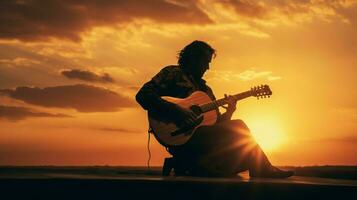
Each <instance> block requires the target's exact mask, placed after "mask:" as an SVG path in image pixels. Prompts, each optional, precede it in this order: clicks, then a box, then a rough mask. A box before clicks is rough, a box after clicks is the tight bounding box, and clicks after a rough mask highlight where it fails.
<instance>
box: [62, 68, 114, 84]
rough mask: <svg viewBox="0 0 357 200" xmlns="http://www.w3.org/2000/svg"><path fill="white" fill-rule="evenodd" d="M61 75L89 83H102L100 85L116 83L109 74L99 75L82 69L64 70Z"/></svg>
mask: <svg viewBox="0 0 357 200" xmlns="http://www.w3.org/2000/svg"><path fill="white" fill-rule="evenodd" d="M61 74H62V75H63V76H65V77H67V78H69V79H79V80H83V81H88V82H100V83H114V82H115V81H114V79H113V78H112V77H111V76H110V75H109V74H108V73H104V74H102V75H98V74H96V73H94V72H91V71H87V70H80V69H71V70H63V71H61Z"/></svg>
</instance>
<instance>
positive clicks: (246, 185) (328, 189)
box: [0, 166, 357, 199]
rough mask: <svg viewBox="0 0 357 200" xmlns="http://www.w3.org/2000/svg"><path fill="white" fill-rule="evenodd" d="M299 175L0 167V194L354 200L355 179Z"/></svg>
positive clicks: (51, 196)
mask: <svg viewBox="0 0 357 200" xmlns="http://www.w3.org/2000/svg"><path fill="white" fill-rule="evenodd" d="M325 168H326V167H325ZM324 170H325V172H326V169H321V170H320V171H324ZM310 171H311V170H310ZM330 171H331V170H330ZM335 171H336V170H335ZM337 171H338V170H337ZM347 171H348V170H347ZM297 172H299V171H297ZM315 172H316V169H315ZM349 172H351V171H349ZM299 173H300V175H299ZM299 173H297V174H298V175H297V176H293V177H290V178H287V179H269V178H249V175H248V173H247V172H243V173H240V174H239V175H238V176H236V177H233V178H205V177H180V176H177V177H175V176H169V177H163V176H161V170H160V168H158V167H155V168H151V170H150V171H148V170H147V168H144V167H108V166H107V167H103V166H102V167H51V166H43V167H0V185H1V187H0V192H1V195H2V196H4V195H5V196H9V197H10V198H11V199H15V198H19V199H20V198H22V199H23V198H29V197H31V198H34V199H42V198H45V199H65V198H66V199H68V198H69V199H75V198H81V199H83V198H85V199H143V198H147V199H241V198H243V199H282V198H283V199H321V198H324V199H336V198H343V197H346V198H347V197H348V198H351V197H352V199H357V180H353V179H350V180H348V179H341V177H340V178H339V179H336V178H321V177H313V176H312V175H311V174H312V173H310V176H302V175H301V172H299ZM317 174H318V175H320V176H321V173H317ZM330 174H332V173H330ZM337 174H340V173H337ZM323 175H324V173H322V176H323Z"/></svg>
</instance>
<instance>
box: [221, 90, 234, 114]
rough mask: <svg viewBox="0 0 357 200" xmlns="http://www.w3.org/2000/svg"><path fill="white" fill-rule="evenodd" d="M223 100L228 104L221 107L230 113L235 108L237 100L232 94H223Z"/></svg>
mask: <svg viewBox="0 0 357 200" xmlns="http://www.w3.org/2000/svg"><path fill="white" fill-rule="evenodd" d="M224 101H225V102H226V103H227V104H228V107H224V106H222V107H223V108H225V109H226V110H227V111H226V112H227V113H230V114H232V113H233V112H234V111H235V110H236V109H237V100H236V99H235V98H234V97H233V96H232V95H228V96H227V94H224Z"/></svg>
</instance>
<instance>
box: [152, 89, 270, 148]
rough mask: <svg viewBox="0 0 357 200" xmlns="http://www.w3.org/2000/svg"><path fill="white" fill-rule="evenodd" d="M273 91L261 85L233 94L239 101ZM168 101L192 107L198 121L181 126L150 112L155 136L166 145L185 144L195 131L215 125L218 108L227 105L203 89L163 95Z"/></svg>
mask: <svg viewBox="0 0 357 200" xmlns="http://www.w3.org/2000/svg"><path fill="white" fill-rule="evenodd" d="M270 95H272V91H271V90H270V88H269V86H268V85H261V86H256V87H253V88H251V89H250V90H248V91H245V92H242V93H238V94H235V95H233V98H234V99H235V100H237V101H239V100H242V99H245V98H248V97H251V96H254V97H257V98H258V99H259V98H265V97H270ZM161 98H163V99H165V100H166V101H169V102H171V103H175V104H177V105H179V106H181V107H184V108H188V109H191V110H192V111H193V112H194V113H195V114H196V115H197V116H199V117H198V118H197V121H196V122H195V123H194V125H193V126H189V127H185V126H181V127H179V126H178V125H176V123H174V122H173V121H170V120H168V119H167V118H165V116H158V115H155V114H153V113H150V112H149V113H148V118H149V126H150V128H151V130H152V133H153V134H154V136H155V138H156V139H157V140H158V141H159V143H161V144H162V145H164V146H166V147H170V146H179V145H182V144H185V143H186V142H187V141H188V140H189V139H190V138H191V137H192V135H193V134H194V131H195V130H196V129H197V128H198V127H200V126H205V125H213V124H214V123H216V121H217V117H218V113H217V111H216V109H217V108H218V107H219V106H222V105H225V104H226V101H225V98H222V99H218V100H214V101H212V99H211V98H210V97H209V96H208V95H207V94H206V93H205V92H202V91H195V92H193V93H192V94H191V95H190V96H188V97H186V98H182V99H181V98H175V97H169V96H163V97H161Z"/></svg>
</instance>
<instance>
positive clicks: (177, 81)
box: [136, 65, 220, 116]
mask: <svg viewBox="0 0 357 200" xmlns="http://www.w3.org/2000/svg"><path fill="white" fill-rule="evenodd" d="M197 90H201V91H203V92H205V93H206V94H207V95H208V96H209V97H210V98H211V99H212V100H215V99H216V97H215V96H214V94H213V92H212V89H211V88H210V87H209V86H208V85H207V84H206V81H205V80H203V79H200V80H196V79H194V78H193V77H192V75H191V74H190V73H189V72H186V71H185V70H184V69H183V68H182V67H180V66H177V65H170V66H167V67H164V68H163V69H162V70H161V71H160V72H159V73H158V74H156V75H155V76H154V77H153V78H152V79H151V80H150V81H149V82H147V83H145V84H144V85H143V86H142V88H141V89H140V90H139V92H138V93H137V95H136V100H137V102H138V103H139V104H140V105H141V106H142V107H143V108H144V109H145V110H148V111H151V110H153V111H155V112H158V113H160V114H162V115H164V116H172V114H173V113H172V112H173V110H174V106H175V105H174V104H173V103H170V102H167V101H165V100H163V99H162V98H160V97H161V96H171V97H177V98H185V97H187V96H189V95H190V94H191V93H193V92H194V91H197ZM216 110H217V113H218V116H220V113H219V110H218V109H216Z"/></svg>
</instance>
